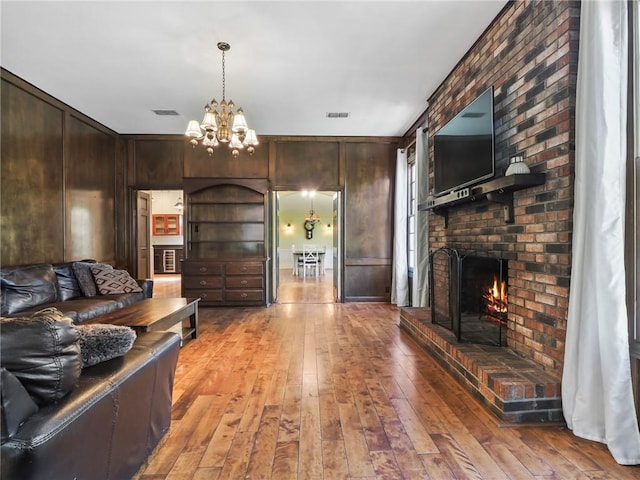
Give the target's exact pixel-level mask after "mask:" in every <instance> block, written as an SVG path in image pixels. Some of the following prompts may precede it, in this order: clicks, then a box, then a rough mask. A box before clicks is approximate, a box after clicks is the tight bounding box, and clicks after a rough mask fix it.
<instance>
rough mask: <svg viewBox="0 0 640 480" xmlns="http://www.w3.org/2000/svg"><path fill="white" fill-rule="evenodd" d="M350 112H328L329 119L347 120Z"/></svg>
mask: <svg viewBox="0 0 640 480" xmlns="http://www.w3.org/2000/svg"><path fill="white" fill-rule="evenodd" d="M348 116H349V112H327V118H347V117H348Z"/></svg>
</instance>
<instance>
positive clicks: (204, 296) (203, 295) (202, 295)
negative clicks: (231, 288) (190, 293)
mask: <svg viewBox="0 0 640 480" xmlns="http://www.w3.org/2000/svg"><path fill="white" fill-rule="evenodd" d="M198 295H200V297H202V298H206V297H207V294H206V293H199V294H198Z"/></svg>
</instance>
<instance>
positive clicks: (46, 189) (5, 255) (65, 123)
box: [0, 70, 123, 265]
mask: <svg viewBox="0 0 640 480" xmlns="http://www.w3.org/2000/svg"><path fill="white" fill-rule="evenodd" d="M1 78H2V92H1V97H2V118H1V121H2V126H1V144H2V147H1V155H2V163H1V167H0V168H1V170H0V174H1V185H0V186H1V188H2V192H1V193H2V201H1V207H0V209H1V213H2V223H1V225H0V238H1V245H0V248H1V252H0V254H1V263H2V264H3V265H15V264H23V263H36V262H62V261H67V260H78V259H82V258H95V259H97V260H100V261H106V262H111V263H118V260H121V261H122V260H123V259H118V258H117V253H116V252H117V248H116V241H115V238H116V217H115V194H116V165H117V162H116V158H115V157H116V145H117V143H118V136H117V134H115V132H112V131H111V130H109V129H107V128H105V127H104V126H102V125H100V124H98V123H97V122H94V121H93V120H91V119H90V118H88V117H86V116H84V115H82V114H80V113H79V112H77V111H75V110H74V109H72V108H70V107H69V106H68V105H65V104H64V103H62V102H59V101H57V100H56V99H54V98H52V97H51V96H49V95H47V94H45V93H43V92H42V91H40V90H38V89H36V88H35V87H33V86H32V85H30V84H28V83H26V82H24V81H23V80H21V79H20V78H18V77H16V76H14V75H12V74H11V73H10V72H7V71H6V70H2V77H1Z"/></svg>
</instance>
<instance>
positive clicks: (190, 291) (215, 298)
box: [183, 288, 222, 302]
mask: <svg viewBox="0 0 640 480" xmlns="http://www.w3.org/2000/svg"><path fill="white" fill-rule="evenodd" d="M183 292H184V293H183V296H185V297H187V298H198V297H200V301H201V302H221V301H222V290H205V289H197V288H184V289H183Z"/></svg>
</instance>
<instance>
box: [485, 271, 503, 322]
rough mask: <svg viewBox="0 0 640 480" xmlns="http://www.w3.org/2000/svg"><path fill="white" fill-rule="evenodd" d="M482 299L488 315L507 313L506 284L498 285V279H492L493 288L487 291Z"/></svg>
mask: <svg viewBox="0 0 640 480" xmlns="http://www.w3.org/2000/svg"><path fill="white" fill-rule="evenodd" d="M483 298H484V299H485V300H486V305H487V310H488V311H489V313H507V282H505V281H502V282H500V284H499V285H498V279H497V278H496V277H493V286H491V287H489V288H488V289H487V291H486V292H485V294H484V295H483Z"/></svg>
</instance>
